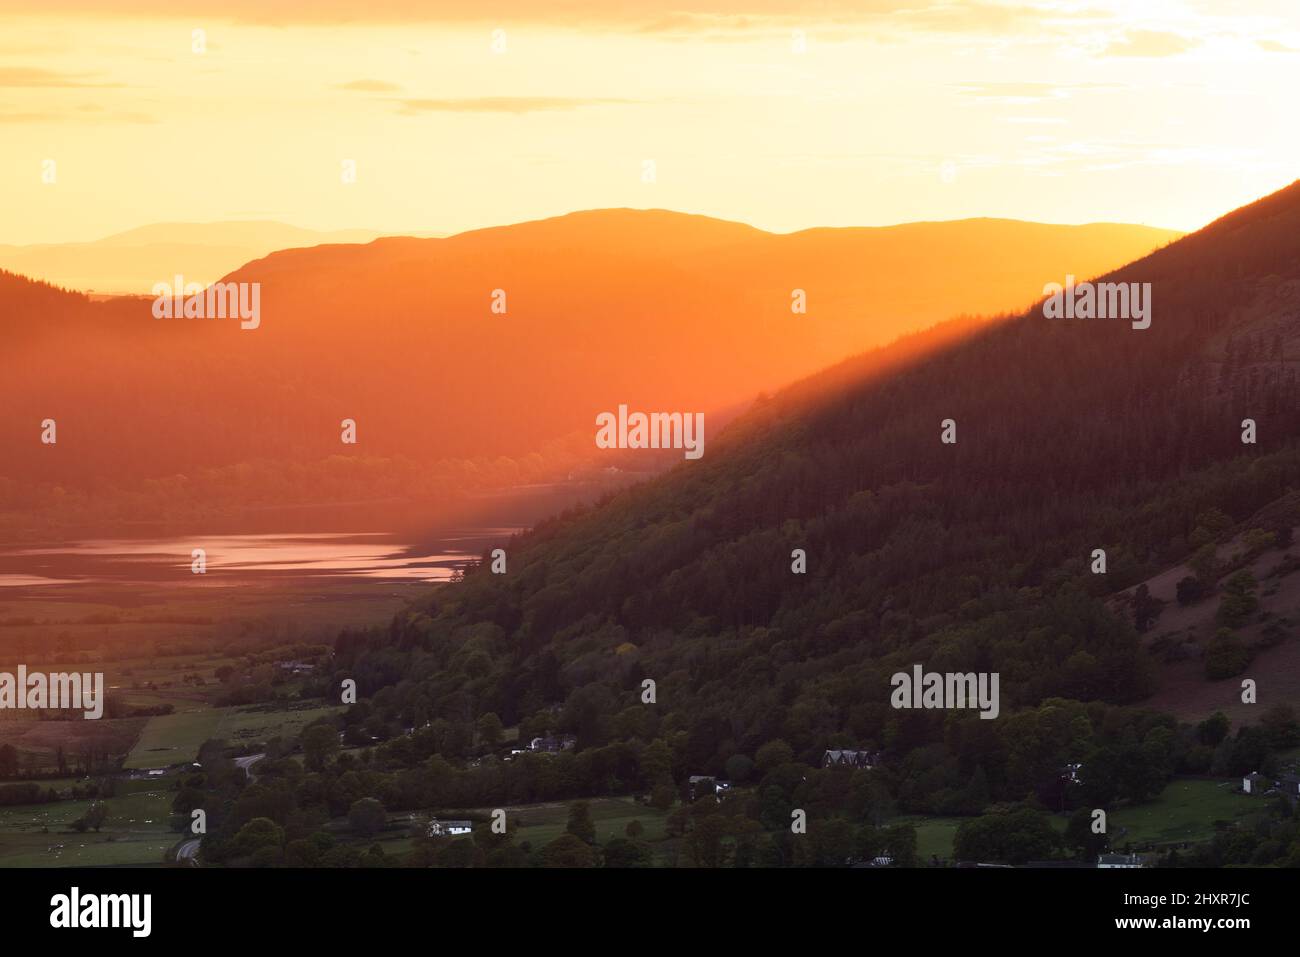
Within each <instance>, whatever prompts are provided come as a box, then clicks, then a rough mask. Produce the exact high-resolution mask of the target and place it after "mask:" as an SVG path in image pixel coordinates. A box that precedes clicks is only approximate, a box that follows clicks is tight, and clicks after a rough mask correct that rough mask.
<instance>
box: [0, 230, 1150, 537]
mask: <svg viewBox="0 0 1300 957" xmlns="http://www.w3.org/2000/svg"><path fill="white" fill-rule="evenodd" d="M1167 235H1168V234H1167V233H1165V232H1163V231H1158V230H1154V231H1153V230H1149V229H1146V228H1142V227H1124V226H1104V225H1103V226H1083V227H1056V226H1040V225H1035V224H1023V223H1015V222H1005V221H964V222H960V223H955V224H943V223H939V224H918V225H915V226H904V227H884V228H879V229H875V228H873V229H864V230H854V229H832V230H811V231H805V232H803V233H795V234H786V235H778V234H771V233H765V232H763V231H761V230H757V229H754V228H753V227H750V226H745V225H743V224H738V223H728V222H723V221H719V220H714V219H709V218H708V217H702V216H689V215H684V214H678V213H672V212H667V211H662V210H648V211H637V210H596V211H589V212H585V213H575V214H571V215H569V216H564V217H557V218H554V219H549V220H541V221H537V222H532V223H522V224H518V225H515V226H507V227H496V228H492V229H485V230H477V231H473V232H470V233H464V234H460V235H458V236H454V237H448V238H445V239H418V238H382V239H378V240H375V241H374V242H371V243H369V244H366V245H356V244H325V245H320V246H314V247H311V248H296V249H290V250H281V251H276V252H273V253H271V254H269V255H267V256H264V257H263V258H260V259H256V260H254V261H252V262H249V263H247V264H246V265H244V266H242V267H240V268H239V269H237V270H235V271H234V272H232V273H229V274H227V275H226V277H225V278H226V279H227V280H229V281H233V282H248V283H259V284H260V302H261V321H260V325H259V326H258V328H257V329H256V330H251V331H245V330H241V328H240V323H239V322H237V321H232V320H208V319H203V320H200V319H155V318H154V317H153V315H152V311H151V302H150V300H149V299H148V298H147V297H142V298H123V299H119V300H113V301H107V302H101V303H89V302H87V301H86V299H85V297H83V296H78V295H73V294H56V293H54V292H53V291H52V290H47V289H45V287H42V286H38V285H36V284H32V283H26V282H25V281H24V280H22V279H20V278H16V277H11V278H9V279H8V280H5V281H0V325H2V326H3V328H4V332H5V334H6V336H7V337H8V340H7V341H8V343H9V347H10V348H9V352H8V356H7V358H8V360H9V361H8V362H7V363H6V365H7V369H6V372H7V373H8V374H7V375H6V376H5V377H4V380H3V382H0V400H2V401H4V402H5V403H6V408H8V409H9V410H10V414H9V415H6V416H5V417H4V420H3V421H2V422H0V443H3V444H4V447H5V448H6V449H7V450H8V454H7V455H6V461H5V464H4V466H3V471H2V472H0V474H3V475H4V476H6V477H8V478H10V479H13V480H17V481H19V482H39V483H42V487H53V486H57V487H60V488H66V489H87V488H103V487H105V486H107V485H115V486H120V488H121V489H122V491H121V495H123V496H128V495H129V496H131V497H132V498H133V500H135V504H133V505H132V506H131V509H130V511H131V513H132V514H135V513H136V512H137V511H138V509H139V508H140V507H144V505H145V503H146V502H148V501H149V500H150V497H149V496H137V495H135V493H134V492H132V491H130V490H132V489H137V488H139V487H140V484H139V483H141V482H142V481H145V480H154V479H160V480H161V479H164V478H166V479H167V481H172V477H176V481H178V482H181V481H183V482H185V483H188V486H187V487H191V488H192V489H193V493H192V494H190V495H188V496H187V495H186V494H183V493H182V492H180V491H177V490H176V489H172V490H171V491H169V492H168V495H167V498H166V501H167V502H168V503H170V507H172V508H173V509H175V510H178V511H179V512H182V513H183V512H184V511H185V510H186V509H190V508H202V507H204V506H202V505H201V504H200V503H201V502H204V501H208V502H210V501H211V500H212V498H213V497H214V494H217V493H215V492H214V491H213V490H212V489H209V488H207V487H206V486H203V488H204V491H202V492H199V491H198V488H199V486H200V485H202V483H199V482H198V480H197V479H196V476H197V475H198V474H199V473H200V472H201V471H202V470H221V469H227V468H233V467H236V466H238V465H240V464H241V463H251V462H261V463H266V467H267V468H270V467H271V466H272V465H273V464H274V463H280V466H279V468H280V471H281V472H282V473H284V474H286V475H289V474H292V475H296V476H298V477H297V478H295V479H294V480H293V482H292V483H290V484H294V483H297V484H299V485H301V486H302V488H299V489H297V490H295V491H294V492H292V493H290V492H289V491H288V490H287V487H286V488H283V489H280V490H279V491H275V492H272V491H270V487H271V486H275V487H276V488H279V483H278V482H271V483H269V484H268V482H267V480H263V479H259V482H260V483H261V484H260V485H259V487H258V488H257V489H251V488H250V489H243V488H241V487H240V485H239V484H238V483H234V484H232V483H230V482H224V483H222V485H221V491H220V493H219V497H220V498H222V500H223V501H224V500H225V499H226V498H228V497H229V496H232V495H235V494H243V495H249V496H254V495H255V496H258V504H259V506H261V507H263V508H267V507H273V506H274V504H275V502H276V501H277V500H278V498H277V496H279V497H286V496H287V497H288V498H291V499H294V500H297V499H298V498H301V496H302V495H303V494H317V493H319V494H325V492H324V490H325V489H326V488H331V489H333V488H342V487H345V486H347V485H348V484H349V483H351V484H353V485H357V483H358V482H359V481H360V479H359V478H358V477H357V476H359V475H360V474H361V471H357V473H356V475H355V476H353V477H348V476H349V472H348V469H349V468H351V467H352V466H350V465H349V463H351V462H353V460H354V459H356V458H357V457H368V458H369V459H370V460H372V461H373V462H374V463H376V465H375V468H376V469H378V468H379V466H378V464H377V463H379V462H381V461H394V462H396V461H400V462H403V463H406V464H405V465H404V466H402V468H400V469H394V470H390V473H391V474H392V475H396V474H398V473H399V472H400V473H401V474H403V475H407V474H417V473H419V471H420V468H421V467H425V471H426V472H427V466H428V464H429V463H432V462H454V461H461V462H467V461H475V462H480V463H482V462H489V461H496V462H498V465H497V466H494V467H493V469H492V471H493V472H494V473H495V478H494V481H500V480H503V479H507V478H508V476H509V475H511V474H516V475H517V476H518V481H520V482H538V481H543V478H542V476H543V475H545V474H549V471H548V468H550V467H553V466H554V465H556V464H558V463H559V462H561V461H568V462H572V463H574V464H575V465H576V464H577V462H578V461H579V459H575V458H574V457H573V456H574V455H576V454H577V453H578V450H580V449H583V450H585V457H589V456H590V455H591V454H594V453H595V451H596V449H595V445H594V439H593V436H594V427H595V417H596V416H597V415H598V414H599V413H602V412H608V411H612V410H615V409H617V408H618V406H619V405H620V404H627V405H628V406H629V408H633V409H639V410H643V411H663V412H675V411H676V412H690V413H705V414H706V415H708V416H710V418H709V419H708V423H707V424H706V429H705V432H706V441H707V442H709V443H712V441H713V440H714V437H715V435H716V427H717V426H718V424H719V419H718V418H717V417H716V415H717V413H719V412H720V411H721V410H727V409H734V408H737V407H742V406H744V405H746V404H748V403H750V402H752V401H753V400H754V398H755V396H757V395H759V394H760V393H763V392H770V391H771V390H773V389H777V388H780V387H781V386H783V385H784V384H786V383H789V382H792V381H794V380H796V379H798V378H800V377H801V376H805V375H808V374H810V373H812V372H815V371H816V370H818V369H821V368H823V367H825V366H827V365H830V364H832V363H835V362H838V361H841V360H843V359H844V357H846V356H849V355H852V354H855V353H859V352H861V351H863V350H864V349H869V348H871V347H873V346H877V345H881V344H883V343H885V342H888V341H890V340H892V339H894V338H896V337H897V336H899V335H901V334H905V333H909V332H912V331H915V330H918V329H924V328H926V327H928V326H931V325H934V324H935V323H937V322H939V321H941V320H944V319H947V318H949V317H950V316H952V315H954V314H956V313H958V312H962V311H977V310H985V311H988V312H1001V311H1009V310H1011V309H1013V308H1015V307H1016V306H1017V305H1021V306H1023V304H1025V303H1027V302H1029V301H1032V300H1033V299H1034V298H1035V297H1036V296H1037V295H1039V293H1040V291H1041V288H1042V285H1043V283H1044V282H1047V281H1050V280H1053V279H1057V280H1059V279H1060V278H1062V277H1063V276H1064V275H1065V274H1066V273H1067V272H1074V273H1076V274H1078V275H1080V276H1084V275H1088V274H1090V273H1095V272H1101V271H1104V270H1107V269H1110V268H1113V267H1115V266H1117V265H1119V264H1120V263H1121V262H1123V261H1124V260H1125V259H1129V258H1134V257H1136V256H1140V255H1143V254H1145V253H1147V252H1149V251H1150V250H1151V249H1152V248H1155V247H1156V246H1159V245H1160V244H1161V242H1163V241H1164V239H1165V237H1166V236H1167ZM137 238H141V237H137ZM142 238H144V239H150V238H152V237H151V236H149V235H146V236H144V237H142ZM174 271H175V270H172V269H169V270H167V271H166V272H164V273H163V275H162V276H161V277H159V278H161V279H168V280H169V279H170V278H171V275H172V273H173V272H174ZM186 278H187V280H188V279H190V278H191V277H189V276H187V277H186ZM42 290H43V291H42ZM498 293H499V298H500V302H501V305H502V306H503V307H504V310H505V311H504V313H500V312H494V311H493V304H494V302H495V301H497V299H498ZM803 296H806V302H807V311H806V313H804V312H799V311H797V310H796V309H794V308H792V307H793V306H794V305H795V303H796V300H797V298H798V297H803ZM51 416H52V417H55V418H56V419H57V420H58V421H59V428H60V433H59V436H60V437H59V444H58V446H57V449H52V448H48V447H45V446H42V445H41V444H40V443H38V442H35V441H34V440H33V436H34V435H35V433H33V432H32V428H33V426H32V423H33V422H35V423H38V424H39V423H40V422H41V421H42V420H43V419H45V418H46V417H51ZM344 419H352V420H354V421H355V422H356V423H357V432H358V442H357V444H356V445H355V446H352V445H343V444H342V443H341V442H340V428H341V426H340V423H341V422H342V421H343V420H344ZM557 443H558V445H557ZM560 446H563V447H564V448H566V449H567V450H568V451H566V452H564V453H563V455H560V456H558V457H556V456H555V455H553V454H551V453H547V454H545V455H542V456H541V457H540V458H539V455H538V454H539V453H540V452H542V450H545V449H548V448H550V449H552V450H555V449H557V448H559V447H560ZM542 460H545V461H547V462H549V463H551V466H548V467H547V468H544V467H543V466H542V465H541V462H542ZM602 461H607V462H610V463H611V464H612V463H615V462H618V464H619V465H620V467H628V466H627V464H626V463H625V462H623V461H622V460H621V459H619V458H618V457H617V456H615V457H614V458H607V459H604V460H602ZM324 462H331V463H333V464H330V465H329V466H327V468H328V469H329V470H330V471H331V473H332V474H333V475H334V476H335V479H336V480H337V481H330V482H325V481H323V480H321V479H320V477H319V476H317V477H316V478H314V479H309V478H308V477H307V475H306V473H305V472H304V471H303V470H304V468H305V467H306V466H305V463H324ZM631 467H633V468H635V467H636V466H635V465H633V466H631ZM458 468H460V467H458ZM479 469H480V466H475V467H473V468H470V467H463V468H461V471H460V473H459V474H461V475H462V479H461V481H463V482H464V483H466V484H467V485H469V486H474V485H475V484H476V483H478V482H479V481H480V479H479V476H481V474H482V473H481V471H479ZM453 471H454V470H453ZM219 474H221V473H220V472H219V471H218V472H213V475H214V476H216V475H219ZM259 474H260V473H259ZM367 474H369V473H367ZM444 474H447V475H449V474H450V473H449V472H447V473H444V472H442V471H440V472H439V475H444ZM561 474H566V473H565V472H563V471H562V472H561ZM212 481H213V482H218V481H220V480H219V479H217V478H213V479H212ZM399 485H400V482H388V483H387V484H386V485H385V497H386V498H389V499H393V500H397V499H400V497H401V492H400V489H399V488H398V486H399ZM439 487H444V486H442V485H440V486H439ZM307 489H314V490H315V491H314V492H309V491H306V490H307ZM425 491H427V489H425ZM329 494H335V493H334V492H331V493H329ZM366 497H368V496H367V494H366V489H364V488H363V487H361V486H359V485H358V487H357V488H356V490H355V491H354V492H353V493H352V494H351V495H350V498H352V499H359V498H366ZM86 509H87V510H88V511H91V512H94V511H96V509H94V508H91V506H89V505H87V506H86ZM64 511H67V509H66V508H65V509H64ZM98 511H100V512H105V513H110V512H113V511H114V510H113V509H98ZM29 512H30V510H29Z"/></svg>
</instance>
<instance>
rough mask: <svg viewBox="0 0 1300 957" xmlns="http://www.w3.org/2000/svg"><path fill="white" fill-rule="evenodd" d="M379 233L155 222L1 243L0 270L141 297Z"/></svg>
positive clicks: (274, 224) (252, 222) (255, 222)
mask: <svg viewBox="0 0 1300 957" xmlns="http://www.w3.org/2000/svg"><path fill="white" fill-rule="evenodd" d="M379 235H380V234H379V233H378V232H376V231H374V230H366V229H342V230H329V231H319V230H312V229H302V228H300V227H297V226H290V225H288V224H286V223H279V222H273V221H267V220H248V221H230V222H216V223H154V224H151V225H148V226H141V227H138V228H136V229H130V230H126V231H125V232H121V233H114V234H113V235H111V236H105V237H104V238H103V239H98V240H93V241H90V242H80V243H40V244H35V245H26V246H13V245H9V246H4V245H0V269H6V270H9V271H10V272H15V273H20V274H22V275H26V276H31V277H33V278H36V279H43V280H45V281H47V282H52V283H54V284H55V285H58V286H63V287H64V288H68V289H77V290H81V291H84V292H96V293H101V294H105V293H106V294H114V295H128V294H135V295H144V294H146V293H148V292H149V290H150V289H151V288H153V284H154V283H156V282H160V281H164V280H170V278H171V277H172V276H174V275H176V274H177V273H181V274H183V275H185V276H186V277H187V279H192V280H193V281H196V282H212V281H214V280H216V279H218V278H220V277H221V276H222V275H224V274H226V273H228V272H230V271H231V270H232V269H235V268H237V267H238V266H239V265H241V264H243V263H245V262H248V261H249V260H250V259H256V258H258V257H259V256H264V255H266V254H267V253H268V252H271V251H272V250H275V249H285V248H287V247H291V246H317V245H320V244H322V243H364V242H369V241H370V240H372V239H374V238H375V237H377V236H379Z"/></svg>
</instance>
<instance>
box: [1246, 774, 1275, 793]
mask: <svg viewBox="0 0 1300 957" xmlns="http://www.w3.org/2000/svg"><path fill="white" fill-rule="evenodd" d="M1268 788H1269V782H1268V778H1266V777H1264V775H1262V774H1260V773H1259V772H1258V771H1251V772H1250V773H1249V774H1247V775H1246V776H1245V777H1244V778H1242V779H1241V789H1242V790H1243V791H1245V792H1246V793H1247V794H1263V793H1264V792H1265V791H1267V790H1268Z"/></svg>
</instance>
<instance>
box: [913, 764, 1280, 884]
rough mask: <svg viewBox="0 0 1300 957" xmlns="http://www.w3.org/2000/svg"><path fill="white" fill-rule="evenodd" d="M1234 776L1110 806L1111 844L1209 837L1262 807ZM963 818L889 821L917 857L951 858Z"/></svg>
mask: <svg viewBox="0 0 1300 957" xmlns="http://www.w3.org/2000/svg"><path fill="white" fill-rule="evenodd" d="M1238 785H1239V782H1238V781H1237V779H1236V778H1231V779H1229V780H1227V781H1192V780H1176V781H1173V782H1171V783H1170V784H1169V785H1168V787H1166V788H1165V790H1164V792H1163V793H1161V795H1160V796H1159V797H1158V798H1156V799H1155V800H1152V801H1148V802H1146V803H1145V804H1139V805H1137V806H1135V807H1120V808H1116V809H1115V810H1114V811H1113V812H1111V814H1110V815H1109V819H1108V821H1107V824H1108V829H1109V831H1110V839H1111V844H1112V846H1114V847H1117V848H1118V847H1123V846H1124V845H1126V844H1132V845H1133V846H1134V847H1141V846H1144V845H1147V844H1165V843H1171V842H1178V841H1188V842H1192V843H1195V842H1198V841H1207V840H1209V839H1210V838H1212V837H1214V833H1215V831H1216V830H1217V827H1216V822H1224V823H1228V824H1235V823H1238V822H1243V821H1247V820H1249V819H1250V818H1251V817H1254V816H1256V815H1259V814H1262V813H1264V811H1265V802H1264V801H1263V800H1261V799H1259V798H1252V797H1248V796H1246V795H1244V794H1241V793H1240V792H1238V791H1237V790H1236V789H1237V787H1238ZM963 820H965V818H960V817H916V816H908V817H900V818H895V819H894V820H892V821H890V822H889V823H890V824H912V825H914V826H915V827H916V850H917V858H918V859H919V860H920V861H921V862H922V863H926V862H928V861H929V860H930V857H931V856H932V855H934V856H937V857H938V858H939V859H940V860H951V859H952V856H953V851H952V845H953V839H954V838H955V837H956V836H957V828H958V827H959V826H960V825H961V823H962V821H963ZM1051 823H1052V827H1054V828H1055V829H1056V830H1057V831H1058V832H1064V830H1065V825H1066V818H1064V817H1061V816H1060V815H1058V814H1053V815H1052V817H1051Z"/></svg>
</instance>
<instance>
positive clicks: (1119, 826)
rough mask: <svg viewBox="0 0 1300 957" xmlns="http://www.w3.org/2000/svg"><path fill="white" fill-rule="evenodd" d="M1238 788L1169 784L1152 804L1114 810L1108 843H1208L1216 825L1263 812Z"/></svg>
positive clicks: (1217, 783) (1228, 783)
mask: <svg viewBox="0 0 1300 957" xmlns="http://www.w3.org/2000/svg"><path fill="white" fill-rule="evenodd" d="M1240 785H1241V782H1240V781H1239V780H1237V779H1236V778H1233V779H1230V780H1228V781H1182V780H1178V781H1173V782H1171V783H1170V784H1169V786H1168V787H1166V788H1165V790H1164V792H1163V793H1161V795H1160V797H1158V798H1156V799H1155V800H1154V801H1148V802H1147V803H1146V804H1139V805H1137V806H1136V807H1124V808H1117V809H1116V810H1115V811H1114V813H1112V814H1111V815H1110V820H1109V822H1108V825H1109V831H1110V836H1111V838H1110V839H1111V843H1112V844H1113V845H1114V846H1116V847H1122V846H1123V845H1125V844H1128V843H1131V844H1134V845H1142V844H1163V843H1167V842H1171V841H1206V840H1209V839H1210V838H1212V837H1213V836H1214V832H1215V830H1216V827H1215V822H1216V821H1222V822H1227V823H1237V822H1241V821H1245V820H1247V819H1249V818H1251V817H1254V816H1256V815H1259V814H1263V813H1264V812H1265V809H1266V804H1265V800H1262V799H1260V798H1258V797H1250V796H1248V795H1245V794H1241V793H1240V792H1239V791H1238V790H1237V788H1239V787H1240Z"/></svg>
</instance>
